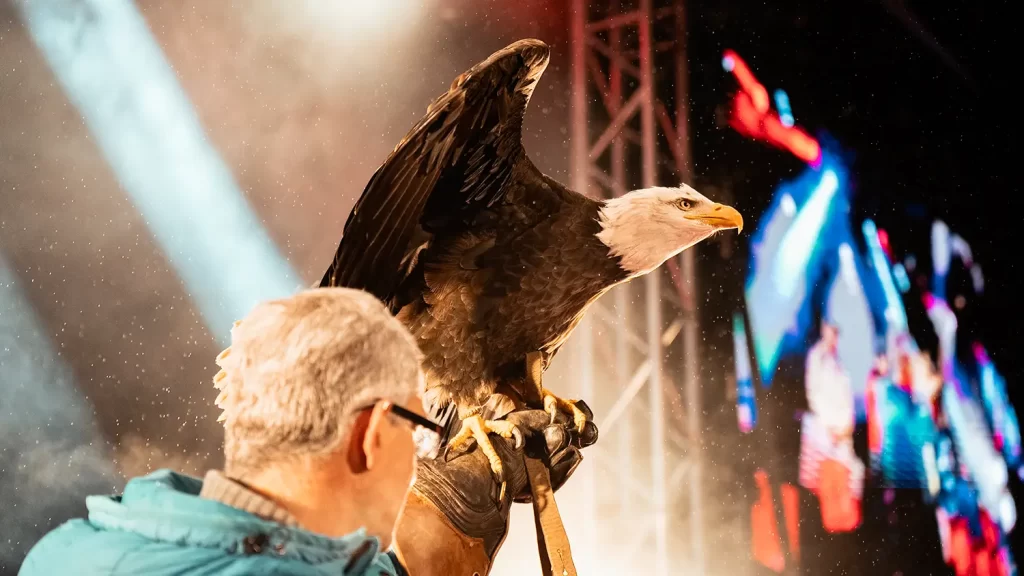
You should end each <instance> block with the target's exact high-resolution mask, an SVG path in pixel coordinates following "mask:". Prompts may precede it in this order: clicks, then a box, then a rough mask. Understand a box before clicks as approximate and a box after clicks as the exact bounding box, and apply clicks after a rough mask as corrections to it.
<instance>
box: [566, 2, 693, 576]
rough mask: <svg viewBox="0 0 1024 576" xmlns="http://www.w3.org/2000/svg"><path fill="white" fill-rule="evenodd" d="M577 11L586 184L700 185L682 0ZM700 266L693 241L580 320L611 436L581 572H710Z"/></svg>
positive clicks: (588, 369) (603, 423)
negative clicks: (691, 142) (692, 145)
mask: <svg viewBox="0 0 1024 576" xmlns="http://www.w3.org/2000/svg"><path fill="white" fill-rule="evenodd" d="M663 4H667V5H663ZM570 10H571V13H570V18H571V22H572V98H573V99H572V114H573V116H572V118H571V125H572V133H571V141H572V151H571V162H572V184H573V188H575V189H576V190H578V191H580V192H582V193H585V194H588V195H590V196H592V197H595V198H605V197H609V196H617V195H620V194H623V193H624V192H625V191H626V190H629V189H632V188H638V187H644V188H646V187H651V186H656V185H659V184H661V185H676V184H678V183H679V182H680V181H682V182H689V181H690V169H689V146H688V138H687V133H688V130H687V113H688V106H687V104H688V97H687V83H686V79H687V58H686V33H685V12H684V5H683V3H682V1H681V0H668V1H667V2H657V0H570ZM673 89H674V92H673ZM673 93H674V95H673ZM659 95H667V97H666V98H665V99H664V100H662V99H659ZM694 267H695V263H694V252H693V251H686V252H684V253H683V254H682V255H681V256H680V257H679V258H677V259H672V260H670V261H669V262H668V263H667V266H666V267H664V268H665V269H667V271H666V270H658V271H656V272H654V273H651V274H650V275H648V276H647V277H646V278H645V279H644V280H643V281H642V282H635V283H632V284H627V285H624V286H620V287H618V288H616V289H615V290H613V292H612V295H611V296H610V297H608V298H604V299H602V300H601V301H599V302H598V303H597V304H596V305H595V306H593V307H592V308H591V311H590V312H589V313H588V314H587V317H586V318H585V319H584V321H583V325H581V326H580V327H579V329H578V330H577V336H576V338H575V343H574V347H573V350H574V352H573V353H574V362H573V364H574V366H573V370H572V376H571V377H572V378H573V379H576V380H577V381H578V382H579V393H580V395H581V397H583V398H585V399H587V401H588V402H590V403H591V406H592V407H594V408H595V412H596V417H597V423H598V425H599V426H600V427H601V436H602V440H601V441H600V442H598V443H597V444H596V445H595V446H593V447H591V448H589V449H588V452H587V458H588V459H590V460H591V461H592V462H593V464H591V465H589V466H584V467H582V468H581V469H580V472H581V473H583V475H584V478H583V482H582V494H581V496H582V499H583V501H584V506H583V513H584V514H585V515H586V518H584V520H583V525H584V526H585V532H584V540H585V541H584V542H580V543H579V544H578V545H577V549H578V550H580V551H585V552H584V553H583V554H578V556H579V565H580V573H581V574H587V575H590V574H606V573H607V574H627V573H628V574H655V575H657V576H667V575H668V574H670V573H671V574H680V573H686V574H694V575H700V574H703V573H704V544H703V540H702V534H703V521H702V515H703V512H702V507H701V497H702V495H701V464H700V458H699V452H700V449H699V446H700V439H699V435H700V430H701V427H700V412H701V410H700V383H699V381H698V370H697V361H698V353H699V352H698V340H697V338H698V337H699V327H698V319H697V309H696V298H695V297H694V295H695V291H696V279H695V273H694ZM609 303H611V304H612V306H608V304H609ZM679 336H682V338H681V340H682V343H681V346H680V343H679V340H680V338H679ZM680 390H682V394H680Z"/></svg>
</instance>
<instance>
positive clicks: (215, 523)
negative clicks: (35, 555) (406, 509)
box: [86, 470, 380, 575]
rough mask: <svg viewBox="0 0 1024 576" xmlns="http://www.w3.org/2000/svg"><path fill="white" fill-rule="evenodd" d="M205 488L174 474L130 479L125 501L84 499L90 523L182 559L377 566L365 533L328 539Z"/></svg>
mask: <svg viewBox="0 0 1024 576" xmlns="http://www.w3.org/2000/svg"><path fill="white" fill-rule="evenodd" d="M202 486H203V483H202V481H201V480H199V479H198V478H193V477H191V476H186V475H183V474H178V473H176V472H173V471H171V470H159V471H156V472H153V473H152V474H150V475H148V476H143V477H140V478H135V479H132V480H131V481H129V482H128V484H127V485H126V486H125V489H124V495H123V496H90V497H88V498H86V506H87V507H88V509H89V524H91V525H92V526H93V527H95V528H96V529H98V530H103V531H123V532H128V533H133V534H135V535H137V536H139V537H141V538H143V539H145V540H148V541H150V542H155V543H167V544H173V545H175V546H179V547H182V549H183V550H184V552H183V555H185V554H187V553H188V552H187V549H189V548H192V549H194V548H205V549H208V550H210V551H212V550H219V551H221V552H223V553H224V554H225V555H237V556H243V555H250V557H251V555H253V554H261V555H265V556H270V557H274V558H276V559H279V560H283V561H285V562H286V563H287V561H288V560H293V561H298V562H301V563H303V564H309V565H312V566H311V567H317V568H322V569H325V572H326V571H329V573H331V574H346V575H361V574H364V573H366V572H367V571H368V570H369V569H370V568H372V567H373V565H374V564H375V563H376V562H379V560H377V558H378V552H379V549H380V542H379V541H378V540H377V538H375V537H372V536H369V535H367V534H366V532H365V530H363V529H360V530H359V531H357V532H354V533H352V534H349V535H347V536H344V537H341V538H328V537H326V536H319V535H317V534H314V533H312V532H308V531H306V530H302V529H300V528H289V527H287V526H283V525H281V524H277V523H274V522H270V521H266V520H263V519H261V518H259V517H257V516H254V515H252V514H250V513H248V512H245V511H242V510H239V509H237V508H232V507H230V506H227V505H225V504H221V503H220V502H215V501H213V500H208V499H205V498H200V497H199V491H200V489H201V488H202ZM268 560H269V558H268ZM373 573H374V574H376V573H377V572H373Z"/></svg>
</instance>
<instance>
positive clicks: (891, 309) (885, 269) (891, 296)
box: [861, 220, 909, 333]
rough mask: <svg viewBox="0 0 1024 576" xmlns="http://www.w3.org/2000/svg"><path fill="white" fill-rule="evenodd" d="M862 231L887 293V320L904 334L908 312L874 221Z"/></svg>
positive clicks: (873, 264) (865, 223) (865, 222)
mask: <svg viewBox="0 0 1024 576" xmlns="http://www.w3.org/2000/svg"><path fill="white" fill-rule="evenodd" d="M861 231H862V232H863V233H864V240H865V242H867V246H868V254H869V255H870V258H871V264H872V266H874V268H875V274H877V275H878V280H879V281H880V282H881V283H882V290H883V291H884V292H885V300H886V310H885V320H886V321H887V322H888V323H889V327H890V328H891V329H893V330H894V331H895V332H897V333H903V332H905V331H906V330H907V329H908V326H909V325H908V324H907V312H906V310H905V309H904V308H903V300H902V299H900V293H899V291H897V290H896V284H895V283H894V282H893V278H892V269H891V268H890V267H889V259H888V258H887V257H886V255H885V251H884V250H882V243H881V242H879V240H878V227H877V226H875V223H874V222H873V221H871V220H865V221H864V223H863V224H862V225H861Z"/></svg>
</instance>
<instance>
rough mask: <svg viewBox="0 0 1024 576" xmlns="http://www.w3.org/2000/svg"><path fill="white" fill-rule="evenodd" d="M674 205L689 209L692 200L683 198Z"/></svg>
mask: <svg viewBox="0 0 1024 576" xmlns="http://www.w3.org/2000/svg"><path fill="white" fill-rule="evenodd" d="M676 206H679V208H680V209H682V210H689V209H690V208H693V202H690V201H689V200H687V199H686V198H683V199H682V200H680V201H678V202H677V203H676Z"/></svg>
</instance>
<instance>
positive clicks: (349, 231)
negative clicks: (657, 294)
mask: <svg viewBox="0 0 1024 576" xmlns="http://www.w3.org/2000/svg"><path fill="white" fill-rule="evenodd" d="M547 63H548V47H547V45H545V44H544V43H543V42H540V41H538V40H521V41H519V42H516V43H514V44H512V45H510V46H508V47H506V48H504V49H502V50H500V51H498V52H496V53H494V54H493V55H491V57H490V58H488V59H487V60H485V61H483V62H481V63H480V64H477V65H476V66H474V67H473V68H471V69H470V70H469V71H467V72H466V73H464V74H462V75H461V76H459V77H458V78H457V79H456V80H455V82H454V83H453V84H452V87H451V89H450V90H449V91H448V92H447V93H446V94H444V95H442V96H441V97H440V98H438V99H437V100H435V101H434V102H433V103H432V104H431V105H430V106H429V108H428V109H427V115H426V116H425V117H424V118H423V119H422V120H420V122H419V123H417V124H416V126H415V127H414V128H413V129H412V130H411V131H410V132H409V134H408V135H407V136H406V137H405V138H404V139H403V140H402V142H401V143H399V145H398V146H397V147H396V148H395V150H394V151H393V152H392V153H391V155H390V156H389V157H388V159H387V160H386V161H385V162H384V164H383V165H382V166H381V167H380V168H379V169H378V170H377V172H376V173H375V174H374V175H373V178H371V180H370V182H369V183H368V184H367V186H366V188H365V189H364V191H363V194H362V196H361V197H360V198H359V201H358V202H357V203H356V205H355V207H354V208H353V209H352V213H351V214H350V215H349V218H348V221H347V222H346V223H345V229H344V233H343V236H342V239H341V243H340V245H339V246H338V250H337V252H336V253H335V256H334V260H333V261H332V262H331V265H330V267H329V268H328V269H327V271H326V273H325V274H324V276H323V279H322V280H321V283H320V285H321V286H347V287H352V288H361V289H364V290H367V291H369V292H371V293H372V294H374V295H376V296H377V297H378V298H380V299H382V300H384V301H386V302H389V301H390V300H391V299H392V297H393V296H394V294H395V292H396V290H397V289H398V287H399V285H400V283H401V282H402V280H403V279H404V277H405V276H406V275H407V274H408V273H409V271H410V269H411V268H412V264H414V262H413V260H414V259H413V258H412V257H411V256H412V255H413V254H414V253H415V252H416V251H417V250H419V249H420V248H421V247H422V245H423V242H422V238H423V232H427V233H429V234H433V233H436V232H437V231H439V230H443V229H445V228H447V227H449V226H452V225H453V224H456V223H464V222H466V221H468V220H471V219H472V218H473V216H474V214H475V213H477V212H478V211H479V210H481V209H485V208H487V207H489V206H493V205H494V204H495V203H496V202H498V201H499V200H500V199H501V198H502V197H503V196H504V194H505V192H506V190H507V188H508V184H509V181H510V179H511V178H512V174H513V169H514V167H515V165H516V163H517V162H518V161H519V159H520V158H521V157H522V156H523V150H522V143H521V128H522V119H523V114H524V112H525V109H526V105H527V103H528V102H529V99H530V96H531V95H532V93H533V88H534V86H535V84H536V82H537V79H538V78H539V77H540V75H541V74H542V73H543V71H544V69H545V68H546V67H547ZM416 238H418V239H419V240H420V241H419V242H413V241H412V240H414V239H416ZM403 263H404V264H405V265H404V266H403ZM396 311H397V310H396Z"/></svg>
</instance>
